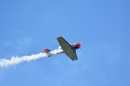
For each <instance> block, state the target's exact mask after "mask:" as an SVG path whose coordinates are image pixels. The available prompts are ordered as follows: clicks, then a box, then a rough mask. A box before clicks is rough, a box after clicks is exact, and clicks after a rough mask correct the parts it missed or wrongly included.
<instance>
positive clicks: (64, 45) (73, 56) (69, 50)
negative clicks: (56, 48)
mask: <svg viewBox="0 0 130 86" xmlns="http://www.w3.org/2000/svg"><path fill="white" fill-rule="evenodd" d="M57 40H58V42H59V44H60V46H61V48H62V49H63V51H64V53H65V54H66V55H67V56H68V57H69V58H70V59H71V60H73V61H74V60H78V58H77V55H76V52H75V50H74V49H73V48H72V47H71V45H70V44H69V43H68V42H67V41H66V40H65V39H64V38H63V37H61V36H59V37H58V38H57Z"/></svg>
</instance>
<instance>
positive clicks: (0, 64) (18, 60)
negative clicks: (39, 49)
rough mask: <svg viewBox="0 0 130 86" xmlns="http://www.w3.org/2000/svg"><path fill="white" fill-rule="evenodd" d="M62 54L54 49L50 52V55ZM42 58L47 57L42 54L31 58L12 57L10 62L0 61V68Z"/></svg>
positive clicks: (60, 50) (59, 50)
mask: <svg viewBox="0 0 130 86" xmlns="http://www.w3.org/2000/svg"><path fill="white" fill-rule="evenodd" d="M62 52H63V50H62V49H55V50H53V51H51V53H52V55H54V54H59V53H62ZM44 57H47V55H46V54H43V53H39V54H32V55H31V56H22V57H18V56H16V57H12V58H11V59H10V60H7V59H2V60H0V67H8V66H12V65H16V64H19V63H21V62H24V61H32V60H36V59H39V58H44Z"/></svg>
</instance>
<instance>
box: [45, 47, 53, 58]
mask: <svg viewBox="0 0 130 86" xmlns="http://www.w3.org/2000/svg"><path fill="white" fill-rule="evenodd" d="M50 51H51V50H50V49H47V48H44V52H43V53H44V54H46V55H48V57H50V56H52V54H51V53H50Z"/></svg>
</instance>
